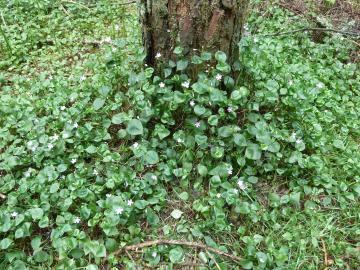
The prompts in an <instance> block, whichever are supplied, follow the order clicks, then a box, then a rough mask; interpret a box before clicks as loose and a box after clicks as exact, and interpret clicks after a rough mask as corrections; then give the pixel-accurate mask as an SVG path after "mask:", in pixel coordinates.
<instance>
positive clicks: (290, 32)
mask: <svg viewBox="0 0 360 270" xmlns="http://www.w3.org/2000/svg"><path fill="white" fill-rule="evenodd" d="M305 31H323V32H333V33H338V34H342V35H345V36H353V37H360V33H355V32H347V31H341V30H336V29H331V28H320V27H315V28H300V29H296V30H292V31H286V32H281V31H279V32H276V33H271V34H263V35H262V34H260V35H255V36H257V37H273V36H284V35H289V34H294V33H298V32H305Z"/></svg>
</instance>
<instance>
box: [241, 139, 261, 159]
mask: <svg viewBox="0 0 360 270" xmlns="http://www.w3.org/2000/svg"><path fill="white" fill-rule="evenodd" d="M245 156H246V157H247V158H248V159H252V160H259V159H260V158H261V149H260V147H259V145H257V144H254V143H251V144H249V145H248V146H247V147H246V151H245Z"/></svg>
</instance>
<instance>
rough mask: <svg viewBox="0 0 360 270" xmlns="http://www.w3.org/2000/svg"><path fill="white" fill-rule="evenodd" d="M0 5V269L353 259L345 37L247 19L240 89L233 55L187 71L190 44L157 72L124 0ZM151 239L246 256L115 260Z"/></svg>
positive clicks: (175, 253)
mask: <svg viewBox="0 0 360 270" xmlns="http://www.w3.org/2000/svg"><path fill="white" fill-rule="evenodd" d="M1 5H2V6H3V7H4V10H5V11H6V12H4V14H3V16H4V22H5V24H6V27H4V25H3V26H2V27H3V29H4V30H5V36H6V37H7V39H8V42H9V45H10V47H11V53H10V51H9V48H7V47H6V46H5V43H2V44H3V47H2V51H1V52H0V54H1V56H2V60H1V61H0V66H1V69H2V70H1V73H0V83H1V95H0V99H1V100H0V101H1V103H0V112H1V116H0V137H1V140H0V177H1V178H0V193H1V194H0V195H1V198H0V200H1V205H0V235H1V240H0V249H1V252H0V263H1V265H0V268H1V269H50V268H51V269H52V268H54V269H103V268H104V269H108V268H113V269H122V268H126V269H133V268H136V267H137V268H140V269H144V268H161V269H172V268H183V269H185V268H186V267H193V268H194V267H196V269H234V268H237V267H239V265H240V266H241V267H243V268H245V269H320V268H322V267H328V268H329V269H357V268H358V267H359V263H358V262H359V259H360V256H359V244H358V242H359V238H360V237H359V235H360V228H359V222H360V220H359V219H360V216H359V210H360V209H359V208H360V207H359V195H360V152H359V150H360V149H359V144H360V141H359V133H360V126H359V125H360V120H359V119H360V111H359V108H360V98H359V89H360V77H359V73H358V66H356V65H355V64H353V63H352V61H351V60H352V59H351V58H350V56H351V55H352V45H351V43H349V42H348V40H346V39H344V38H342V37H341V36H338V35H328V36H326V37H325V38H324V40H323V42H322V43H314V42H313V41H312V40H311V35H310V34H309V33H296V34H294V35H292V36H281V37H264V36H261V35H257V34H256V33H269V32H277V31H279V30H283V29H286V30H289V29H296V28H300V27H304V26H308V25H307V24H308V23H307V22H306V21H303V20H302V19H301V18H298V17H296V16H294V15H292V14H290V13H288V12H286V11H283V10H281V9H279V8H275V7H270V8H269V9H268V11H267V14H266V16H259V14H257V12H256V11H254V12H253V13H252V14H251V16H250V19H249V31H250V32H252V34H253V35H250V36H248V37H246V38H244V39H243V41H242V42H241V51H242V53H241V56H242V57H241V65H240V68H241V70H240V77H239V78H240V79H239V80H238V81H237V82H235V81H234V78H232V77H231V76H230V75H229V74H230V73H229V69H230V68H229V66H228V64H227V63H226V55H224V54H222V53H220V52H219V53H217V54H216V55H213V56H212V55H210V54H208V53H205V52H203V53H199V54H198V55H197V56H195V57H193V58H192V61H191V62H187V61H186V60H185V59H183V58H182V55H181V49H180V48H177V49H176V53H177V54H178V56H179V59H178V61H177V62H174V63H170V65H169V67H168V68H167V69H166V72H165V73H166V77H165V76H162V77H158V76H155V75H154V74H153V70H152V69H151V68H148V67H144V65H143V59H144V53H143V50H142V49H141V46H140V45H139V40H140V38H139V36H140V34H139V32H138V24H137V17H136V15H137V14H136V12H135V11H133V10H131V9H125V8H128V7H124V6H119V3H117V2H114V1H107V0H102V1H97V2H95V3H93V2H88V3H83V4H79V3H77V2H71V1H69V2H66V1H63V2H60V1H51V2H48V1H34V2H33V1H8V2H6V3H5V1H2V2H1ZM19 29H23V31H20V30H19ZM2 38H3V37H2ZM2 41H3V40H2ZM158 61H162V59H161V57H159V58H158ZM190 65H197V66H198V69H200V70H203V71H204V72H202V73H201V74H200V76H199V79H198V80H197V81H190V80H189V78H188V77H187V76H186V70H187V67H188V66H190ZM154 239H172V240H185V241H192V242H198V243H203V244H206V245H208V246H210V247H213V248H216V249H218V250H222V251H224V252H226V253H229V254H233V255H236V256H239V257H241V258H242V260H241V261H240V262H236V261H233V260H230V259H227V258H226V257H223V256H220V255H218V254H212V253H209V252H207V251H206V250H203V249H191V248H189V247H187V246H185V245H184V246H181V245H180V246H172V245H154V246H151V247H146V248H143V249H139V250H138V251H137V252H133V251H129V252H128V253H125V252H120V253H119V255H117V256H113V255H112V253H113V252H114V251H116V250H118V249H119V248H121V247H123V246H126V245H132V244H137V243H141V242H143V241H146V240H154ZM190 264H193V266H189V265H190ZM185 265H187V266H185ZM195 265H197V266H195Z"/></svg>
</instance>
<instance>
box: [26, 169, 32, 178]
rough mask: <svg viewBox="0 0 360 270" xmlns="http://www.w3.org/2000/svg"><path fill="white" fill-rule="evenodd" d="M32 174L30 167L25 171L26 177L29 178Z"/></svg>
mask: <svg viewBox="0 0 360 270" xmlns="http://www.w3.org/2000/svg"><path fill="white" fill-rule="evenodd" d="M30 176H31V168H29V169H28V170H27V171H26V172H25V177H26V178H28V177H30Z"/></svg>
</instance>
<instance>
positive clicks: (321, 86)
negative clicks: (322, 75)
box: [316, 82, 324, 89]
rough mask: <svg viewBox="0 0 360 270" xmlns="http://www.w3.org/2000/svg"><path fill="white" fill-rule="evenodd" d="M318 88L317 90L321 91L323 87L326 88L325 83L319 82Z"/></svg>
mask: <svg viewBox="0 0 360 270" xmlns="http://www.w3.org/2000/svg"><path fill="white" fill-rule="evenodd" d="M316 87H317V88H319V89H321V88H323V87H324V84H323V83H321V82H319V83H318V84H316Z"/></svg>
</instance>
